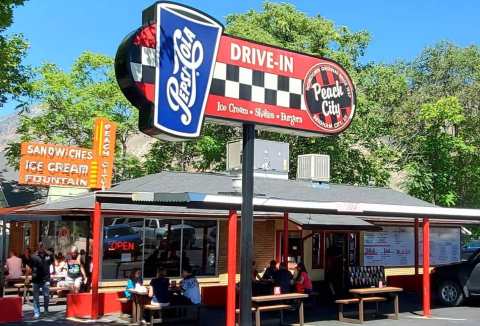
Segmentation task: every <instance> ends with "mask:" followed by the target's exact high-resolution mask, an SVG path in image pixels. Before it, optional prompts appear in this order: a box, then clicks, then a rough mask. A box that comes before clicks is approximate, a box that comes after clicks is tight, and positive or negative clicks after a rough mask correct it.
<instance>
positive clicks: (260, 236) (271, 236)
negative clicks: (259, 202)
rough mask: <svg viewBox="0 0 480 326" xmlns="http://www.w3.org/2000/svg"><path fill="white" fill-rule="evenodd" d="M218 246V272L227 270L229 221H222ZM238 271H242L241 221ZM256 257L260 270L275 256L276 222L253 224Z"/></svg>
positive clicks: (238, 239) (238, 244) (238, 241)
mask: <svg viewBox="0 0 480 326" xmlns="http://www.w3.org/2000/svg"><path fill="white" fill-rule="evenodd" d="M219 232H220V234H219V248H218V274H223V273H226V272H227V244H228V222H227V221H220V230H219ZM237 232H238V234H237V273H239V271H240V232H241V229H240V222H239V223H238V228H237ZM253 246H254V259H255V261H256V263H257V269H258V271H259V272H261V271H263V269H264V268H265V266H267V265H268V263H269V262H270V260H272V259H274V256H275V222H274V221H273V220H272V221H259V222H255V223H254V225H253Z"/></svg>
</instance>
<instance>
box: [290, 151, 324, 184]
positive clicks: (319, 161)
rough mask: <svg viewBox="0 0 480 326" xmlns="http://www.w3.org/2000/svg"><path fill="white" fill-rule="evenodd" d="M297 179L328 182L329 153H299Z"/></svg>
mask: <svg viewBox="0 0 480 326" xmlns="http://www.w3.org/2000/svg"><path fill="white" fill-rule="evenodd" d="M297 179H298V180H310V181H317V182H330V155H324V154H306V155H299V156H298V160H297Z"/></svg>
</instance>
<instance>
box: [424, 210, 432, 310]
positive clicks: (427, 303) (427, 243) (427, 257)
mask: <svg viewBox="0 0 480 326" xmlns="http://www.w3.org/2000/svg"><path fill="white" fill-rule="evenodd" d="M430 315H431V311H430V221H429V219H428V217H424V218H423V316H424V317H430Z"/></svg>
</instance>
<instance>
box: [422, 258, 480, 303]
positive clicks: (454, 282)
mask: <svg viewBox="0 0 480 326" xmlns="http://www.w3.org/2000/svg"><path fill="white" fill-rule="evenodd" d="M431 280H432V284H433V286H434V290H435V292H436V297H437V299H438V300H439V301H440V303H442V304H444V305H447V306H458V305H460V304H462V302H463V301H464V299H465V298H469V297H473V296H480V249H478V250H477V251H475V252H474V253H473V254H472V255H471V256H470V258H469V259H468V260H465V261H462V262H459V263H454V264H449V265H443V266H438V267H435V268H434V269H433V270H432V276H431Z"/></svg>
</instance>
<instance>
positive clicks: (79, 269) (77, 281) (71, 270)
mask: <svg viewBox="0 0 480 326" xmlns="http://www.w3.org/2000/svg"><path fill="white" fill-rule="evenodd" d="M82 280H83V284H86V283H87V275H86V273H85V268H84V266H83V264H82V262H81V258H80V255H79V254H78V248H77V247H75V246H73V247H72V249H71V250H70V255H69V256H68V258H67V277H66V283H67V285H68V286H69V287H70V288H72V290H73V293H78V292H80V287H81V286H82Z"/></svg>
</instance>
